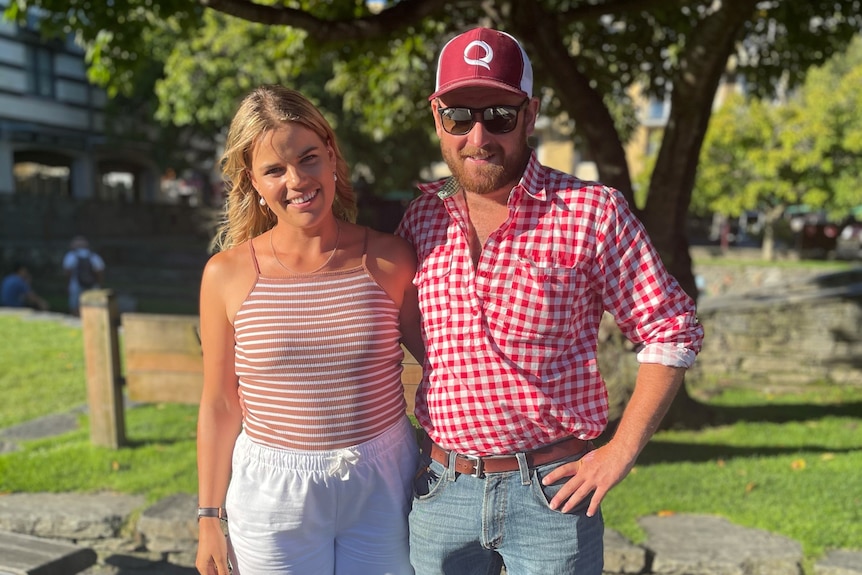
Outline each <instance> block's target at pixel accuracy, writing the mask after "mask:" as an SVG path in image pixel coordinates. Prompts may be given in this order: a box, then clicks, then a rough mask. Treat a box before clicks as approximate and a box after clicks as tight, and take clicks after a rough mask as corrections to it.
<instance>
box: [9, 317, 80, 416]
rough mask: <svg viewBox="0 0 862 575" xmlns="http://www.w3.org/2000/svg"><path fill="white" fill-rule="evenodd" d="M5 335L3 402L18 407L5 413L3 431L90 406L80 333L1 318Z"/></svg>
mask: <svg viewBox="0 0 862 575" xmlns="http://www.w3.org/2000/svg"><path fill="white" fill-rule="evenodd" d="M0 333H2V334H3V340H4V342H8V343H7V344H6V345H2V346H0V397H3V402H4V404H5V405H7V406H15V409H8V408H3V409H2V410H0V428H3V427H9V426H12V425H16V424H18V423H22V422H24V421H29V420H31V419H35V418H37V417H40V416H43V415H47V414H50V413H58V412H65V411H69V410H70V409H72V408H73V407H77V406H80V405H83V404H85V403H86V402H87V384H86V380H85V379H84V346H83V340H82V338H81V330H80V329H79V328H76V327H72V326H66V325H62V324H58V323H55V322H51V321H33V320H26V319H23V318H22V317H18V316H15V315H0ZM22 382H26V384H22Z"/></svg>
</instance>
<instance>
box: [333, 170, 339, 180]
mask: <svg viewBox="0 0 862 575" xmlns="http://www.w3.org/2000/svg"><path fill="white" fill-rule="evenodd" d="M332 177H333V178H334V179H335V181H336V182H337V181H338V174H336V173H335V172H332Z"/></svg>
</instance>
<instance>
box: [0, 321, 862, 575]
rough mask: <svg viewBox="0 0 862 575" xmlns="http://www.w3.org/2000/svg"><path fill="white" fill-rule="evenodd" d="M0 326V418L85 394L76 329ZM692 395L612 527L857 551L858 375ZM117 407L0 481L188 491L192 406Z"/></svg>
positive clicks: (613, 508) (647, 458)
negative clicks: (683, 528)
mask: <svg viewBox="0 0 862 575" xmlns="http://www.w3.org/2000/svg"><path fill="white" fill-rule="evenodd" d="M0 330H2V333H4V335H5V336H7V337H8V338H9V339H8V341H12V342H14V345H12V346H5V347H2V348H0V393H2V394H4V399H6V402H5V406H6V407H4V408H3V409H0V427H5V426H9V425H13V424H16V423H20V422H23V421H26V420H29V419H32V418H34V417H38V416H41V415H46V414H50V413H60V412H67V411H69V410H70V409H72V408H74V407H78V406H81V405H84V404H85V403H86V385H85V381H84V365H83V351H82V345H83V344H82V341H81V334H80V330H79V329H76V328H73V327H68V326H64V325H60V324H56V323H54V322H33V321H26V320H23V319H21V318H19V317H15V316H4V315H0ZM692 391H693V393H692V395H693V396H695V397H697V394H696V393H695V392H696V391H697V390H692ZM709 392H710V394H714V393H715V390H714V389H711V390H709ZM704 396H706V394H704ZM702 401H705V402H707V403H709V404H710V405H711V407H712V408H713V409H714V410H715V412H716V415H717V420H718V421H722V422H723V424H722V425H716V426H713V427H707V428H704V429H702V430H697V431H694V430H692V431H680V430H674V431H663V432H660V433H658V434H656V436H655V438H653V440H652V441H651V442H650V443H649V444H648V445H647V447H646V449H644V452H643V453H642V454H641V457H640V458H639V460H638V464H637V466H636V467H635V468H634V470H633V471H632V473H631V474H630V475H629V477H628V478H626V479H625V480H624V481H623V482H622V483H621V484H620V485H618V486H617V487H616V488H615V489H614V490H613V491H611V492H610V493H609V494H608V496H607V497H606V498H605V500H604V503H603V506H602V507H603V514H604V517H605V521H606V524H607V526H608V527H609V528H611V529H616V530H618V531H620V532H621V533H622V534H623V535H625V536H626V537H628V538H629V539H631V540H633V541H635V542H640V541H642V539H643V536H644V535H643V532H642V531H641V529H640V528H639V526H638V524H637V518H638V517H642V516H645V515H651V514H656V513H703V514H712V515H718V516H721V517H724V518H725V519H727V520H728V521H731V522H733V523H736V524H739V525H743V526H746V527H752V528H759V529H764V530H767V531H770V532H773V533H777V534H780V535H783V536H786V537H789V538H792V539H795V540H796V541H799V543H800V544H802V546H803V549H804V552H805V554H806V563H805V564H806V566H810V565H811V561H812V560H813V558H815V557H819V556H820V555H821V554H822V553H823V552H824V551H826V550H828V549H831V548H847V549H860V550H862V388H853V387H850V386H837V385H831V384H826V383H821V384H812V385H809V386H806V387H805V388H804V389H803V390H801V391H800V390H795V391H794V392H793V393H784V394H774V393H773V394H768V393H763V392H762V391H761V390H760V389H758V388H756V387H750V388H747V389H724V390H721V393H719V394H717V395H710V396H709V399H702ZM8 406H15V408H14V409H11V408H9V407H8ZM125 419H126V430H127V433H126V434H127V437H128V438H129V441H130V444H129V446H128V447H124V448H122V449H118V450H111V449H104V448H97V447H94V446H92V445H91V444H90V439H89V430H88V428H87V420H86V418H85V417H82V426H81V428H80V429H79V430H77V431H75V432H72V433H67V434H65V435H62V436H58V437H53V438H50V439H44V440H37V441H29V442H23V443H21V445H20V449H19V450H18V451H14V452H10V453H3V454H0V493H10V492H40V491H51V492H66V491H77V492H97V491H105V490H110V491H116V492H121V493H136V494H143V495H145V496H146V498H147V500H148V501H149V502H151V503H152V502H155V501H158V500H159V499H161V498H163V497H165V496H168V495H172V494H175V493H192V494H193V493H196V491H197V470H196V460H195V458H196V453H195V433H196V429H195V425H196V419H197V408H196V407H195V406H182V405H144V406H139V407H135V408H133V409H129V410H127V411H126V413H125ZM807 572H811V569H810V568H807Z"/></svg>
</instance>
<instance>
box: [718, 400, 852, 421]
mask: <svg viewBox="0 0 862 575" xmlns="http://www.w3.org/2000/svg"><path fill="white" fill-rule="evenodd" d="M710 409H711V410H712V411H713V412H714V415H715V419H714V422H715V424H716V425H730V424H733V423H739V422H744V421H751V422H764V423H788V422H791V421H811V420H816V419H823V418H824V417H858V418H862V402H860V401H856V402H848V403H829V404H813V403H793V404H768V405H767V404H764V405H745V406H733V407H731V406H722V405H712V406H710Z"/></svg>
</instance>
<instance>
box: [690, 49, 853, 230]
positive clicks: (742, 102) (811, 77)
mask: <svg viewBox="0 0 862 575" xmlns="http://www.w3.org/2000/svg"><path fill="white" fill-rule="evenodd" d="M860 86H862V39H860V38H857V39H856V40H855V41H854V42H853V43H852V44H851V45H850V47H849V49H848V50H847V52H846V53H842V54H837V55H835V56H833V57H832V58H831V59H830V60H829V61H827V62H826V63H825V64H824V65H822V66H817V67H814V68H812V69H811V70H810V71H809V73H808V75H807V77H806V79H805V82H804V84H803V85H802V86H801V87H800V88H799V89H798V90H796V91H794V92H793V93H792V94H790V95H789V96H788V97H787V98H786V99H784V100H777V101H775V100H767V101H764V100H762V99H759V98H754V99H746V98H744V97H743V96H741V95H739V94H735V95H734V96H733V97H731V98H729V99H728V100H727V101H726V102H725V103H724V104H723V105H722V106H721V108H720V109H719V110H718V111H717V112H716V113H715V115H714V116H713V119H712V123H711V125H710V128H709V130H708V132H707V135H706V140H705V142H704V147H703V150H702V153H701V158H700V167H699V169H698V176H697V182H696V186H695V190H694V194H693V198H692V209H693V210H694V211H696V212H699V213H702V214H706V213H711V212H716V213H720V214H724V215H727V216H739V215H740V214H742V213H743V212H745V211H747V210H761V211H763V212H765V213H766V214H767V225H769V224H771V223H772V222H773V221H775V220H776V219H777V218H778V217H779V216H780V215H781V214H782V213H783V212H784V210H785V209H786V208H787V207H788V206H791V205H796V204H803V205H807V206H810V207H811V208H815V209H822V210H824V211H826V212H828V213H830V214H831V215H832V217H833V218H834V219H836V220H840V219H842V218H843V217H846V216H847V214H849V212H850V210H851V209H852V208H854V207H855V206H857V205H859V204H860V202H862V200H860V195H859V186H860V185H862V115H860V113H859V110H862V90H860V89H859V87H860Z"/></svg>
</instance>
